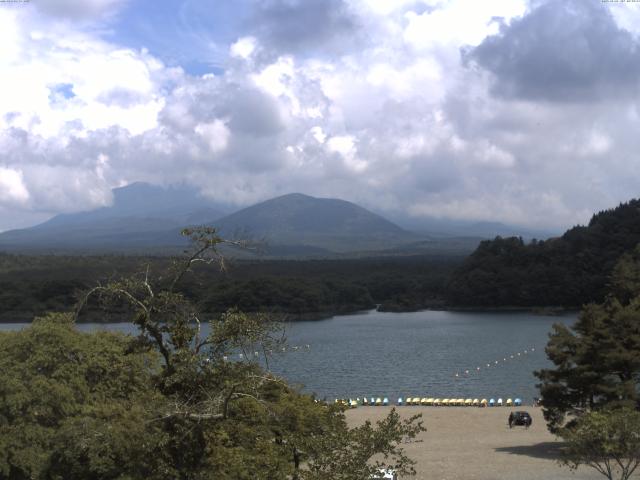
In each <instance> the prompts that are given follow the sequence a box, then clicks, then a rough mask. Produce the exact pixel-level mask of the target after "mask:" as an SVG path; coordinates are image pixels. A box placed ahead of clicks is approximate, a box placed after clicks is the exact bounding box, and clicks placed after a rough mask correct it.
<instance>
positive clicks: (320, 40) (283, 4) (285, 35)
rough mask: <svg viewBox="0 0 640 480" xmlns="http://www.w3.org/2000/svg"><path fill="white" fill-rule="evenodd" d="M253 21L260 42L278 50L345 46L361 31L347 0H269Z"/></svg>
mask: <svg viewBox="0 0 640 480" xmlns="http://www.w3.org/2000/svg"><path fill="white" fill-rule="evenodd" d="M250 23H251V26H252V27H253V29H254V32H255V35H256V36H257V37H258V38H260V40H261V42H262V43H263V44H264V45H267V46H268V47H269V48H272V49H274V50H276V51H278V52H279V53H297V52H304V53H305V54H308V53H310V52H317V51H324V50H330V51H335V50H342V49H344V48H345V47H347V46H348V45H349V43H353V41H354V36H355V35H356V34H357V31H358V25H357V19H356V17H355V16H354V15H353V14H352V13H351V12H350V10H349V8H348V6H347V5H346V3H345V1H344V0H268V1H266V2H263V3H262V4H261V5H260V6H259V7H257V8H256V10H255V13H254V15H253V16H252V19H251V21H250Z"/></svg>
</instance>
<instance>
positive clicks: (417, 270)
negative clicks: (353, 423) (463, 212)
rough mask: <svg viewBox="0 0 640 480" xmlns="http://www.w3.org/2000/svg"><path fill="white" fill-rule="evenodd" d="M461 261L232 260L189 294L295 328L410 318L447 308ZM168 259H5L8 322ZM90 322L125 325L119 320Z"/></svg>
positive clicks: (206, 305)
mask: <svg viewBox="0 0 640 480" xmlns="http://www.w3.org/2000/svg"><path fill="white" fill-rule="evenodd" d="M462 261H463V257H461V256H455V255H451V256H406V257H403V256H397V257H380V258H359V259H342V260H236V261H233V260H230V261H228V262H227V265H226V268H225V270H224V271H219V270H216V269H211V268H195V269H194V272H193V275H191V276H189V277H188V278H187V279H185V281H184V282H183V284H182V285H181V287H180V288H181V292H182V293H183V294H184V295H185V296H187V297H188V298H189V299H190V300H191V301H193V302H195V303H197V304H198V305H199V308H201V309H202V310H203V311H205V312H207V313H218V312H224V311H226V310H227V309H229V308H235V307H237V308H240V309H241V310H243V311H246V312H255V311H268V312H270V313H276V314H282V315H283V316H285V318H286V319H288V320H295V319H301V318H304V319H315V318H324V317H327V316H331V315H333V314H338V313H349V312H354V311H359V310H367V309H372V308H375V307H376V305H379V308H380V309H382V310H393V311H404V310H418V309H422V308H428V307H434V306H442V305H443V302H444V295H445V291H444V287H445V285H446V283H447V280H448V278H449V276H450V275H451V273H452V272H453V271H454V269H455V268H456V267H458V266H459V265H460V264H461V262H462ZM170 263H171V259H169V258H167V257H133V256H110V255H104V256H54V255H41V256H27V255H9V254H1V255H0V321H4V322H16V321H29V320H31V319H32V318H33V317H34V316H37V315H42V314H44V313H45V312H48V311H69V310H70V309H72V307H73V305H74V304H75V303H76V301H77V295H78V292H81V291H83V290H86V289H87V288H90V287H93V286H94V285H96V284H98V283H100V282H102V283H104V282H108V281H111V280H114V279H118V278H120V277H122V276H126V275H131V274H133V273H135V272H140V271H143V270H145V269H147V268H148V269H149V270H150V272H151V273H152V274H153V273H159V272H161V271H163V270H164V269H165V268H167V267H168V266H169V265H170ZM85 319H86V320H89V319H92V320H100V321H118V320H119V316H118V312H117V311H115V313H114V312H112V313H111V316H110V317H109V318H106V317H105V316H104V313H102V314H100V315H96V316H95V318H92V317H91V315H89V316H87V317H86V318H85Z"/></svg>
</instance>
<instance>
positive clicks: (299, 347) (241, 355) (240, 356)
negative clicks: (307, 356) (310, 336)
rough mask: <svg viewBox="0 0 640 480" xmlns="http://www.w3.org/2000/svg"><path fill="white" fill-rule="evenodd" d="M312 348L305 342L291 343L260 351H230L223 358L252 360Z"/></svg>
mask: <svg viewBox="0 0 640 480" xmlns="http://www.w3.org/2000/svg"><path fill="white" fill-rule="evenodd" d="M310 350H311V345H309V344H308V343H307V344H304V345H289V346H287V347H281V348H277V349H275V350H274V349H269V350H266V351H263V352H258V351H254V352H253V353H252V352H245V353H230V354H228V355H224V356H223V357H222V360H224V361H225V362H227V361H233V360H250V359H252V358H260V357H261V356H262V355H265V354H266V355H274V354H278V353H290V352H308V351H310Z"/></svg>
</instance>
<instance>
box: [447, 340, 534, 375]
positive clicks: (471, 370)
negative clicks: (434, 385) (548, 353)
mask: <svg viewBox="0 0 640 480" xmlns="http://www.w3.org/2000/svg"><path fill="white" fill-rule="evenodd" d="M535 351H536V348H535V347H531V348H528V349H525V350H523V351H522V352H516V353H514V354H511V355H505V356H504V357H502V362H501V361H500V359H497V360H493V361H491V362H487V363H486V367H485V366H484V365H485V364H484V363H483V364H482V365H481V366H480V365H478V366H476V367H475V368H468V369H465V370H463V371H461V372H455V373H454V374H453V376H454V377H455V378H465V377H469V376H470V375H472V374H473V373H480V372H481V371H482V370H483V368H484V369H485V370H486V369H488V368H496V367H497V366H500V365H503V364H505V363H507V362H509V361H510V360H517V359H518V358H524V356H525V355H529V354H531V353H534V352H535Z"/></svg>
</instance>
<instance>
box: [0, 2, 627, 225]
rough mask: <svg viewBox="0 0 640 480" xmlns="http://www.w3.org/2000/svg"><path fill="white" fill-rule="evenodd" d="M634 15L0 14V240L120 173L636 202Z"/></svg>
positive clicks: (211, 6)
mask: <svg viewBox="0 0 640 480" xmlns="http://www.w3.org/2000/svg"><path fill="white" fill-rule="evenodd" d="M639 35H640V3H637V2H624V1H618V2H611V1H610V2H607V1H602V0H547V1H545V0H483V1H481V2H480V1H478V0H446V1H445V0H215V1H204V0H202V1H196V0H172V1H157V0H153V1H152V0H84V1H82V2H78V1H76V0H31V1H25V2H0V79H1V80H2V81H1V82H0V231H2V230H7V229H11V228H20V227H24V226H29V225H33V224H36V223H39V222H41V221H43V220H45V219H47V218H49V217H51V216H53V215H55V214H58V213H63V212H74V211H82V210H90V209H93V208H97V207H100V206H105V205H109V204H110V202H112V194H111V189H112V188H115V187H119V186H123V185H127V184H129V183H133V182H136V181H144V182H150V183H154V184H158V185H172V184H182V185H188V186H191V187H193V189H194V190H197V191H199V192H201V193H202V194H203V195H205V196H207V197H209V198H211V199H212V200H214V201H217V202H221V203H230V204H233V205H235V206H237V207H242V206H248V205H250V204H253V203H255V202H258V201H261V200H265V199H268V198H271V197H274V196H277V195H282V194H286V193H291V192H301V193H306V194H309V195H314V196H320V197H337V198H342V199H345V200H350V201H353V202H356V203H359V204H361V205H363V206H366V207H368V208H372V209H374V210H375V211H377V212H380V213H383V214H386V215H388V216H390V217H393V216H398V215H406V216H410V217H412V218H414V219H416V220H419V219H421V218H429V217H437V218H448V219H456V220H482V221H499V222H504V223H508V224H513V225H520V226H526V227H532V228H547V229H564V228H568V227H570V226H573V225H575V224H578V223H585V222H587V221H588V220H589V218H590V216H591V214H592V213H593V212H595V211H598V210H602V209H606V208H612V207H615V206H616V205H617V204H618V203H620V202H623V201H627V200H630V199H631V198H634V197H638V196H639V193H640V188H639V187H640V110H639V105H640V89H639V87H640V38H639Z"/></svg>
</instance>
